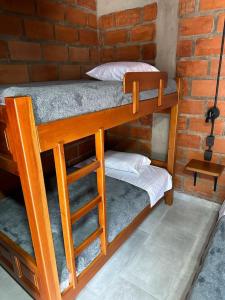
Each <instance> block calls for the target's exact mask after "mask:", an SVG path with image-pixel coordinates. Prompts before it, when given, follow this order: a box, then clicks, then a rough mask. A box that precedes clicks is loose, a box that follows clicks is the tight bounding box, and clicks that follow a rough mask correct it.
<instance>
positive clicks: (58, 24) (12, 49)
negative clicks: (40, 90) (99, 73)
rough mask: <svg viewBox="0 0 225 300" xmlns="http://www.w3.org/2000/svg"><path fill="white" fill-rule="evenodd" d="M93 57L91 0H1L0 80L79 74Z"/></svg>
mask: <svg viewBox="0 0 225 300" xmlns="http://www.w3.org/2000/svg"><path fill="white" fill-rule="evenodd" d="M97 62H98V37H97V19H96V1H95V0H71V1H69V0H61V1H56V0H10V1H9V0H0V84H5V83H24V82H30V81H47V80H59V79H61V80H64V79H65V80H67V79H79V78H80V77H82V76H83V74H84V73H85V71H86V70H87V69H89V68H90V66H93V65H94V64H96V63H97Z"/></svg>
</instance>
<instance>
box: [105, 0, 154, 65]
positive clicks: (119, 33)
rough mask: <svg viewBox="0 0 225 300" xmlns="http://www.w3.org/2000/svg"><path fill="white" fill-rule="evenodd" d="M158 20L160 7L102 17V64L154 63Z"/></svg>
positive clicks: (137, 9) (149, 6) (126, 11)
mask: <svg viewBox="0 0 225 300" xmlns="http://www.w3.org/2000/svg"><path fill="white" fill-rule="evenodd" d="M156 17H157V4H156V3H154V4H150V5H147V6H145V7H138V8H134V9H128V10H124V11H120V12H115V13H112V14H109V15H104V16H101V17H100V18H99V36H100V46H101V61H102V62H107V61H118V60H134V61H149V62H153V63H154V60H155V57H156V44H155V34H156V24H155V20H156Z"/></svg>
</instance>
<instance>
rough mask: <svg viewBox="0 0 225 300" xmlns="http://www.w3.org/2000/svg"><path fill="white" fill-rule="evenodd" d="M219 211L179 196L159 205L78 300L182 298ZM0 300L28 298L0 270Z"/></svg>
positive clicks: (204, 202)
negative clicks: (170, 205)
mask: <svg viewBox="0 0 225 300" xmlns="http://www.w3.org/2000/svg"><path fill="white" fill-rule="evenodd" d="M218 210H219V205H217V204H215V203H211V202H208V201H204V200H199V199H196V198H193V197H187V196H185V195H182V194H178V193H177V194H176V199H175V203H174V205H173V206H172V207H168V206H166V205H165V204H164V203H163V202H162V203H161V204H160V205H159V206H158V207H157V208H156V209H155V210H154V211H153V213H152V214H151V215H150V216H149V217H148V218H147V219H146V220H145V221H144V222H143V223H142V224H141V225H140V226H139V228H138V229H137V230H136V232H135V233H134V234H133V235H132V236H131V237H130V239H129V240H128V241H127V242H126V243H125V244H124V245H123V246H122V247H121V248H120V249H119V250H118V251H117V253H116V254H115V255H114V256H113V257H112V258H111V260H109V262H108V263H107V264H106V265H105V266H104V267H103V268H102V269H101V271H100V272H99V273H98V274H97V275H96V276H95V277H94V278H93V279H92V281H91V282H90V283H89V284H88V285H87V287H86V288H85V289H84V290H83V291H82V292H81V294H80V295H79V297H78V298H77V299H78V300H97V299H98V300H181V299H183V297H184V295H185V294H186V291H187V289H188V286H189V284H190V281H191V280H192V278H193V274H194V272H195V269H196V266H197V264H198V261H199V256H200V253H201V251H202V248H203V246H204V244H205V242H206V240H207V236H208V234H209V231H210V228H212V225H213V224H214V222H215V220H216V217H217V214H218ZM0 299H1V300H14V299H17V300H28V299H31V298H30V297H29V295H28V294H27V293H26V292H25V291H24V290H23V289H22V288H21V287H20V286H19V285H18V284H16V282H14V281H13V280H12V279H11V278H10V276H9V275H8V274H7V273H6V272H5V271H4V270H3V269H2V268H1V267H0Z"/></svg>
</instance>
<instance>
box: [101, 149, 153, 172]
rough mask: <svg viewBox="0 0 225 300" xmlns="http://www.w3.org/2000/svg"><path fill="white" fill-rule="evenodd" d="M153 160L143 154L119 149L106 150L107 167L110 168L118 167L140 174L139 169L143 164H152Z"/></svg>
mask: <svg viewBox="0 0 225 300" xmlns="http://www.w3.org/2000/svg"><path fill="white" fill-rule="evenodd" d="M150 164H151V160H150V159H149V158H148V157H146V156H144V155H141V154H136V153H126V152H117V151H111V150H110V151H106V152H105V167H106V168H109V169H116V170H119V171H125V172H131V173H136V174H138V175H139V171H140V169H141V168H142V167H143V166H146V165H150Z"/></svg>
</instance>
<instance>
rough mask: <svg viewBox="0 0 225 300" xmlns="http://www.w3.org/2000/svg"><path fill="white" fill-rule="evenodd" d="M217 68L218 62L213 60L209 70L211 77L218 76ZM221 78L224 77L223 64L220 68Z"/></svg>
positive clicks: (224, 66) (224, 69) (224, 68)
mask: <svg viewBox="0 0 225 300" xmlns="http://www.w3.org/2000/svg"><path fill="white" fill-rule="evenodd" d="M218 68H219V60H218V59H213V60H212V61H211V69H210V75H211V76H217V74H218ZM221 76H225V64H224V63H223V64H222V67H221Z"/></svg>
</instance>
